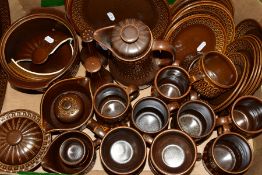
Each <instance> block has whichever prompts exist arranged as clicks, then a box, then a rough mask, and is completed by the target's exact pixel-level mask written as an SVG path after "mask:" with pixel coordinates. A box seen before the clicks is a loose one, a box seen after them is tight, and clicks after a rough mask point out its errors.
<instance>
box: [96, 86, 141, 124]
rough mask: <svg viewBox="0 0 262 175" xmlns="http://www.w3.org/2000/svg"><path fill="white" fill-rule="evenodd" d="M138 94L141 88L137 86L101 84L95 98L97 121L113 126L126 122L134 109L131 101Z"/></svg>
mask: <svg viewBox="0 0 262 175" xmlns="http://www.w3.org/2000/svg"><path fill="white" fill-rule="evenodd" d="M138 95H139V89H138V87H136V86H128V87H126V88H123V87H121V86H120V85H118V84H113V83H109V84H105V85H103V86H101V87H100V88H98V89H97V91H96V92H95V94H94V98H93V103H94V111H95V114H96V115H95V116H96V119H97V121H98V122H99V123H101V124H105V125H109V126H111V127H113V126H114V125H117V124H121V123H126V122H127V121H128V120H129V118H130V113H131V111H132V107H131V101H133V100H134V99H135V98H136V97H138Z"/></svg>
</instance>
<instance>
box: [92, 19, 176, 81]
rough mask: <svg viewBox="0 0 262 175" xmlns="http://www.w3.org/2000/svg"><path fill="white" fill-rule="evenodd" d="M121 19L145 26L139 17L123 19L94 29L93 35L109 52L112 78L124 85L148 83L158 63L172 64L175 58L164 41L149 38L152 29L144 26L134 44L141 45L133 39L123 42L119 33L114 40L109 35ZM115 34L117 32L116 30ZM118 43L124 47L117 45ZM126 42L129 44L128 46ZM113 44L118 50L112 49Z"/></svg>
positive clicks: (158, 67)
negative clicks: (115, 23)
mask: <svg viewBox="0 0 262 175" xmlns="http://www.w3.org/2000/svg"><path fill="white" fill-rule="evenodd" d="M122 23H124V25H127V26H132V27H134V26H136V25H138V24H139V26H140V27H141V28H144V29H146V28H148V27H147V26H146V25H145V24H143V23H142V22H141V21H140V20H136V19H125V20H123V21H120V22H119V24H118V25H115V26H109V27H104V28H101V29H98V30H96V31H95V33H94V39H95V40H96V41H97V42H98V43H99V44H100V45H102V46H103V47H106V48H107V49H109V50H110V51H111V52H112V57H111V58H110V59H109V69H110V72H111V74H112V76H113V77H114V79H115V80H116V81H118V82H120V83H121V84H123V85H126V86H127V85H136V86H143V85H148V84H150V83H151V81H152V80H153V78H154V76H155V74H156V72H157V71H158V70H159V69H160V68H161V67H163V66H166V65H169V64H172V62H173V61H174V59H175V53H174V52H175V50H174V47H173V46H172V45H171V44H169V43H168V42H167V41H161V40H153V37H152V33H151V32H150V30H148V29H146V30H145V33H142V34H141V36H140V35H139V37H141V40H140V38H139V41H138V45H140V46H141V47H143V49H138V48H137V46H136V45H137V44H134V43H131V44H130V43H129V44H126V43H125V42H123V41H121V40H122V39H119V36H118V39H117V40H114V38H115V37H112V36H113V33H114V30H116V29H117V28H118V26H119V25H121V24H122ZM131 24H132V25H131ZM117 34H118V35H119V33H117ZM148 34H149V35H148ZM120 38H121V37H120ZM134 41H135V40H134ZM140 41H146V45H145V44H142V45H141V43H140ZM119 42H120V43H119ZM124 43H125V44H124ZM135 43H136V41H135ZM122 44H123V45H122ZM114 45H115V46H114ZM121 45H122V46H123V47H124V48H125V49H123V48H121V47H120V46H121ZM129 45H131V46H132V47H129ZM114 47H116V48H118V49H120V50H116V48H114ZM134 48H135V49H134ZM122 49H123V50H122ZM145 49H146V50H145ZM120 51H121V52H123V53H121V52H120ZM119 52H120V54H119ZM125 54H127V55H125ZM131 55H134V57H131Z"/></svg>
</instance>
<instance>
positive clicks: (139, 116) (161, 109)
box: [130, 97, 170, 136]
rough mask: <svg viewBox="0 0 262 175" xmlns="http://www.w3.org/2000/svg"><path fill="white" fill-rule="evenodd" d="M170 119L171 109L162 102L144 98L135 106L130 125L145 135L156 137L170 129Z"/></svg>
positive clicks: (156, 99)
mask: <svg viewBox="0 0 262 175" xmlns="http://www.w3.org/2000/svg"><path fill="white" fill-rule="evenodd" d="M169 118H170V111H169V108H168V106H167V105H166V104H165V103H164V102H163V101H162V100H160V99H158V98H155V97H144V98H142V99H140V100H139V101H137V102H136V103H135V105H134V106H133V110H132V114H131V119H130V125H131V127H133V128H135V129H136V130H138V131H139V132H141V133H143V134H145V135H149V136H155V135H157V134H158V133H160V132H162V131H164V130H165V129H167V128H168V124H169Z"/></svg>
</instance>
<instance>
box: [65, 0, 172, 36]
mask: <svg viewBox="0 0 262 175" xmlns="http://www.w3.org/2000/svg"><path fill="white" fill-rule="evenodd" d="M66 14H67V17H68V18H69V20H70V21H71V23H72V24H73V25H74V27H75V29H76V30H77V32H78V33H79V34H80V35H81V37H82V39H83V40H84V41H91V40H93V33H94V31H95V30H96V29H99V28H102V27H106V26H111V25H115V24H117V23H118V22H119V21H122V20H123V19H126V18H136V19H139V20H141V21H143V22H144V23H145V24H146V25H148V26H149V28H150V29H151V30H152V33H153V36H154V38H160V37H162V36H163V34H164V33H165V31H166V29H167V26H168V24H169V23H170V19H171V15H170V10H169V6H168V3H167V2H166V0H143V1H141V0H128V1H123V0H107V1H104V0H95V1H94V0H67V1H66Z"/></svg>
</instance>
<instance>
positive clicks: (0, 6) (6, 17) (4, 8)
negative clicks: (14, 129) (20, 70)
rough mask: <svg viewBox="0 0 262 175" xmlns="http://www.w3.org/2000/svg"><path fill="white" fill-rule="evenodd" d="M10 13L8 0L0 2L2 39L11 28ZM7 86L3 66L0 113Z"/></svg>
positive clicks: (1, 70)
mask: <svg viewBox="0 0 262 175" xmlns="http://www.w3.org/2000/svg"><path fill="white" fill-rule="evenodd" d="M10 23H11V21H10V13H9V4H8V0H1V1H0V38H1V37H2V35H3V33H4V32H5V31H6V29H7V28H8V27H9V26H10ZM6 86H7V75H6V73H5V71H4V70H3V68H2V66H0V111H1V110H2V107H3V103H4V98H5V93H6Z"/></svg>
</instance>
